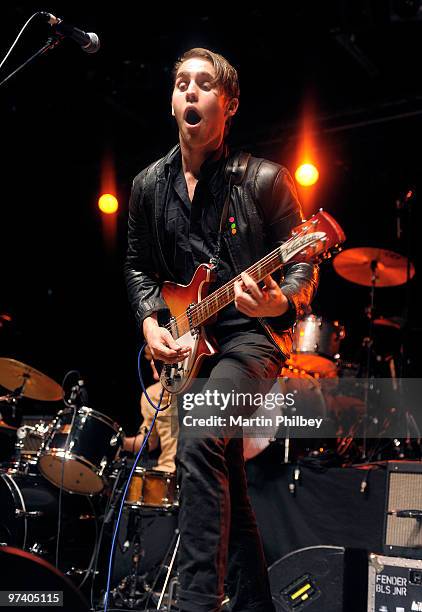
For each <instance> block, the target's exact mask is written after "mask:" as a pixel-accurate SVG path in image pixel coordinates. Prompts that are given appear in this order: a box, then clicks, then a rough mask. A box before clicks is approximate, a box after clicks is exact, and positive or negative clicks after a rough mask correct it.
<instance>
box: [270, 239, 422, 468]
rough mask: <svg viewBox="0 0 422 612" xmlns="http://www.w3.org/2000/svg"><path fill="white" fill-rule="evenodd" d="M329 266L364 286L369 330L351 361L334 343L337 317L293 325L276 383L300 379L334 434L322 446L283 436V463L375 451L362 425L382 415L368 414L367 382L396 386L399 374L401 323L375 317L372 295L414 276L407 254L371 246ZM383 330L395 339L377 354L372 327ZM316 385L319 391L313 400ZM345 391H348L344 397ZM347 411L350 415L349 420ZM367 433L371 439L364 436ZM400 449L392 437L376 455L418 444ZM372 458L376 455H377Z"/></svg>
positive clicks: (341, 333) (400, 453)
mask: <svg viewBox="0 0 422 612" xmlns="http://www.w3.org/2000/svg"><path fill="white" fill-rule="evenodd" d="M333 265H334V270H335V271H336V272H337V274H339V275H340V276H341V277H343V278H344V279H346V280H347V281H349V282H352V283H354V284H357V285H361V286H364V287H369V288H370V295H369V306H368V307H367V308H366V309H365V314H366V317H367V319H368V328H369V329H368V333H367V335H365V337H364V338H362V342H361V347H362V350H361V351H360V357H359V360H358V361H357V362H356V361H346V360H344V359H342V358H341V354H340V345H341V342H342V340H343V339H344V338H345V336H346V329H345V327H344V326H343V325H341V324H340V323H339V322H338V321H327V320H325V319H323V318H322V317H319V316H315V315H313V314H312V315H309V316H306V317H304V318H303V319H301V320H299V321H298V322H297V323H296V326H295V328H294V333H293V347H292V353H291V356H290V359H289V360H288V361H287V362H286V365H285V367H284V368H283V371H282V375H281V378H280V379H279V382H280V385H281V387H282V389H283V390H286V388H287V390H288V386H289V385H290V386H292V385H293V386H297V384H296V385H295V382H294V380H292V379H299V380H302V381H303V383H304V384H305V386H306V389H307V390H305V395H306V393H308V397H309V394H312V395H313V398H312V401H310V402H309V403H310V405H312V406H313V407H314V408H315V406H317V407H318V406H320V405H321V402H322V404H323V408H321V413H325V414H329V415H331V418H332V419H333V423H334V425H335V430H336V432H337V435H334V436H333V437H332V439H331V440H330V441H326V443H325V444H321V440H317V441H311V440H307V441H306V443H304V441H303V440H302V441H299V440H294V441H289V440H285V441H284V444H285V461H286V462H288V461H295V460H297V459H298V457H299V458H303V457H304V456H306V457H307V456H310V457H312V456H315V455H318V454H321V453H322V454H326V453H327V451H329V452H331V454H333V453H334V454H335V455H336V458H337V460H339V461H340V463H341V462H342V460H343V463H359V462H362V461H368V460H373V459H374V458H375V455H376V453H377V451H378V450H379V444H378V442H379V440H377V438H378V437H379V436H381V434H380V433H378V432H377V430H376V427H372V429H371V428H368V427H369V426H368V423H372V425H373V424H374V423H378V422H379V423H381V421H382V419H379V415H376V414H375V415H374V414H373V413H371V398H370V397H369V396H368V382H367V381H368V380H369V379H371V378H374V377H380V378H381V377H387V376H388V377H391V378H392V379H393V380H392V384H393V385H394V386H395V388H398V387H399V385H395V380H394V379H396V378H397V376H398V375H401V376H403V374H404V364H403V363H402V360H403V344H404V330H405V327H406V321H405V319H404V318H402V317H391V318H384V317H381V316H377V317H376V316H375V297H376V289H377V288H379V287H395V286H399V285H403V284H405V283H409V282H410V280H411V279H412V278H413V276H414V274H415V268H414V265H413V264H412V262H410V260H409V259H408V258H406V257H404V256H402V255H399V254H397V253H395V252H393V251H388V250H385V249H378V248H371V247H359V248H350V249H347V250H344V251H342V252H341V253H340V254H338V255H337V256H336V257H335V259H334V261H333ZM386 328H389V329H391V330H394V331H395V333H396V335H397V341H396V343H395V344H396V347H395V348H394V349H393V350H392V348H391V346H389V347H388V350H387V351H386V352H385V354H382V351H379V350H376V349H377V342H378V340H376V331H377V330H378V331H381V332H382V331H384V330H385V329H386ZM378 336H379V334H378ZM395 350H396V354H394V352H395ZM380 353H381V354H380ZM397 365H398V368H397ZM348 378H349V379H351V378H353V384H352V385H349V387H348V386H347V385H345V384H344V383H345V382H346V380H345V379H348ZM306 381H308V383H307V384H306ZM336 381H338V384H337V382H336ZM316 389H317V390H318V391H319V393H318V398H317V401H316V400H315V397H316V394H315V390H316ZM345 389H349V390H350V389H353V391H352V392H351V394H350V395H347V393H346V394H345V391H344V390H345ZM302 395H303V394H302ZM321 398H322V399H321ZM398 404H400V402H399V401H398ZM351 409H353V417H352V419H351V420H350V410H351ZM344 417H345V419H344ZM348 419H349V422H348V424H347V426H345V425H344V422H347V420H348ZM384 424H385V423H384ZM369 432H370V433H369ZM368 437H370V438H371V440H368V439H367V438H368ZM290 442H292V443H290ZM289 443H290V444H289ZM370 443H372V445H373V448H372V449H371V448H368V444H370ZM289 446H290V448H289ZM406 448H408V447H406V445H405V444H404V441H400V440H394V443H393V440H392V441H391V444H390V445H387V450H386V451H384V453H386V454H384V456H383V457H382V458H384V459H397V458H400V459H404V458H406V459H408V458H412V459H413V458H422V457H421V454H420V453H421V451H420V448H419V450H418V451H417V452H418V453H419V455H418V457H415V456H414V455H412V456H411V457H409V456H406V452H407V451H406ZM351 449H353V452H352V450H351ZM414 452H415V448H414V446H412V453H414ZM377 458H381V456H380V455H377Z"/></svg>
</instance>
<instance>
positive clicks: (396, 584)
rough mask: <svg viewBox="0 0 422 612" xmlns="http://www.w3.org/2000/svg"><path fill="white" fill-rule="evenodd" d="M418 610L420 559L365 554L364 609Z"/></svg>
mask: <svg viewBox="0 0 422 612" xmlns="http://www.w3.org/2000/svg"><path fill="white" fill-rule="evenodd" d="M418 611H420V612H422V561H418V560H416V559H402V558H399V557H386V556H383V555H375V554H370V555H369V571H368V612H418Z"/></svg>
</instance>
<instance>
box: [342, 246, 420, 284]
mask: <svg viewBox="0 0 422 612" xmlns="http://www.w3.org/2000/svg"><path fill="white" fill-rule="evenodd" d="M333 265H334V269H335V271H336V272H337V274H340V276H342V277H343V278H345V279H346V280H348V281H351V282H352V283H357V284H358V285H364V286H365V287H371V286H372V276H373V272H375V287H394V286H396V285H403V283H405V282H406V276H407V275H406V270H407V259H406V257H404V256H403V255H399V254H398V253H395V252H394V251H387V250H386V249H375V248H372V247H358V248H354V249H346V250H345V251H342V252H341V253H339V254H338V255H337V257H336V258H335V259H334V261H333ZM414 274H415V266H414V265H413V264H412V263H411V264H410V278H412V277H413V276H414Z"/></svg>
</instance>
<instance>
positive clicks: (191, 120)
mask: <svg viewBox="0 0 422 612" xmlns="http://www.w3.org/2000/svg"><path fill="white" fill-rule="evenodd" d="M185 121H186V123H188V124H189V125H198V123H199V122H200V121H201V116H200V115H199V113H198V111H196V110H195V109H194V108H190V109H189V110H188V111H187V113H186V115H185Z"/></svg>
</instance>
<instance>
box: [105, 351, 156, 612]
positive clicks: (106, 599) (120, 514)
mask: <svg viewBox="0 0 422 612" xmlns="http://www.w3.org/2000/svg"><path fill="white" fill-rule="evenodd" d="M146 345H147V343H146V342H145V343H144V344H143V346H142V348H141V349H140V351H139V353H138V376H139V380H140V382H141V387H142V391H143V393H145V397H146V398H147V400H148V402H149V403H150V404H151V406H152V407H153V408H154V410H155V414H154V418H153V419H152V423H151V427H150V428H149V430H148V432H147V434H146V436H145V438H144V441H143V443H142V446H141V448H140V449H139V451H138V454H137V455H136V458H135V462H134V464H133V466H132V469H131V471H130V474H129V478H128V480H127V483H126V486H125V490H124V491H123V497H122V501H121V502H120V508H119V514H118V516H117V522H116V527H115V529H114V533H113V539H112V542H111V551H110V558H109V564H108V575H107V587H106V594H105V599H104V612H107V608H108V596H109V592H110V582H111V567H112V564H113V556H114V551H115V548H116V539H117V533H118V531H119V525H120V519H121V516H122V512H123V506H124V503H125V499H126V495H127V491H128V488H129V484H130V481H131V480H132V476H133V474H134V472H135V469H136V466H137V465H138V461H139V459H140V458H141V455H142V452H143V450H144V448H145V445H146V443H147V442H148V438H149V436H150V434H151V432H152V429H153V427H154V425H155V420H156V418H157V416H158V413H159V412H161V411H163V410H165V408H167V406H164V407H163V408H160V405H161V400H162V399H163V394H164V387H163V389H162V391H161V395H160V399H159V400H158V404H157V405H155V404H154V402H153V401H152V400H151V399H150V397H149V395H148V393H147V391H146V389H145V385H144V381H143V378H142V372H141V356H142V353H143V352H144V350H145V347H146Z"/></svg>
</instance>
